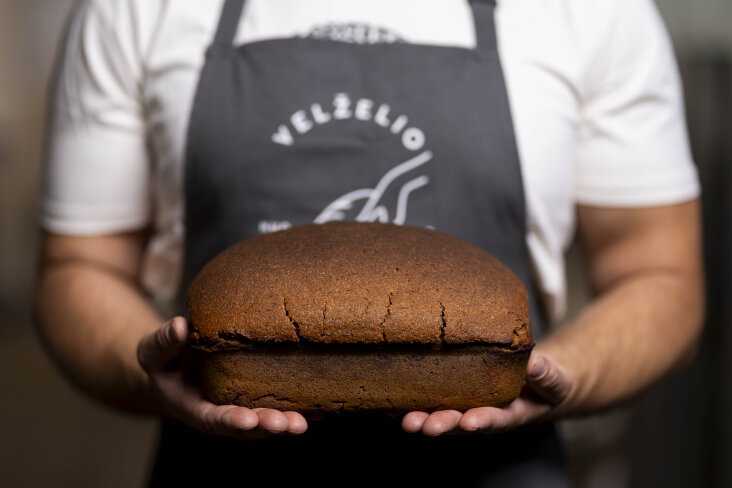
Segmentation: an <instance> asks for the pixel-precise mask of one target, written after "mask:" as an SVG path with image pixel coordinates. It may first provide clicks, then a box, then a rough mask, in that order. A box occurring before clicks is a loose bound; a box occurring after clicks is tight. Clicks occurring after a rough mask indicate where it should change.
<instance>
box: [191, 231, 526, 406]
mask: <svg viewBox="0 0 732 488" xmlns="http://www.w3.org/2000/svg"><path fill="white" fill-rule="evenodd" d="M188 309H189V314H190V319H191V322H192V327H193V332H192V334H191V337H190V343H191V345H192V346H193V347H194V348H196V349H197V350H198V351H199V358H200V363H199V364H200V372H201V381H202V385H203V389H204V392H205V394H206V395H207V396H208V398H209V399H211V401H213V402H215V403H218V404H236V405H242V406H247V407H250V408H254V407H267V408H277V409H284V410H297V411H300V412H313V411H321V412H323V411H325V412H332V411H365V410H372V411H373V410H377V411H378V410H381V411H394V412H406V411H410V410H424V411H433V410H438V409H448V408H451V409H458V410H465V409H468V408H472V407H476V406H483V405H494V406H501V405H505V404H506V403H509V402H510V401H511V400H513V399H514V398H515V397H516V396H517V395H518V394H519V392H520V390H521V386H522V384H523V381H524V376H525V371H526V363H527V361H528V358H529V354H530V352H531V348H532V347H533V342H532V338H531V328H530V324H529V317H528V304H527V295H526V290H525V287H524V285H523V284H522V282H521V281H520V280H519V279H518V278H517V277H516V276H515V275H514V274H513V273H512V272H511V271H510V270H509V269H508V268H506V267H505V266H504V265H503V264H501V263H500V262H499V261H498V260H497V259H495V258H494V257H492V256H491V255H490V254H488V253H486V252H485V251H483V250H481V249H479V248H477V247H475V246H473V245H471V244H469V243H467V242H465V241H462V240H460V239H458V238H455V237H452V236H449V235H446V234H443V233H440V232H437V231H434V230H429V229H420V228H413V227H406V226H397V225H392V224H379V223H355V222H338V223H328V224H323V225H307V226H302V227H295V228H291V229H288V230H284V231H280V232H275V233H272V234H266V235H261V236H258V237H254V238H252V239H248V240H245V241H242V242H240V243H238V244H236V245H234V246H232V247H230V248H228V249H226V250H225V251H223V252H222V253H221V254H219V255H218V256H216V257H215V258H214V259H212V260H211V261H210V262H209V263H208V264H207V265H206V266H205V267H204V268H203V269H202V270H201V272H200V273H199V274H198V275H197V276H196V278H195V279H194V280H193V282H192V283H191V285H190V287H189V289H188Z"/></svg>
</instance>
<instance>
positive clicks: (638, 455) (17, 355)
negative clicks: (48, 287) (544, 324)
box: [0, 0, 732, 488]
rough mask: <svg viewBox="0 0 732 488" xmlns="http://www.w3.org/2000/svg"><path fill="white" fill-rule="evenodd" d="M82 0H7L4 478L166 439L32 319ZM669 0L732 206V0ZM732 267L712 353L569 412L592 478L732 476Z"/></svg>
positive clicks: (657, 482) (577, 462)
mask: <svg viewBox="0 0 732 488" xmlns="http://www.w3.org/2000/svg"><path fill="white" fill-rule="evenodd" d="M172 1H175V0H172ZM201 1H204V0H201ZM303 1H305V0H303ZM71 3H72V0H0V371H3V374H2V375H0V391H3V392H4V393H5V396H4V401H3V402H1V403H0V486H14V487H15V486H46V485H54V486H60V487H63V486H74V487H75V486H120V487H122V486H138V485H140V484H141V482H142V480H143V479H144V475H145V470H146V469H147V459H148V456H149V453H150V452H151V449H152V448H153V442H154V433H155V425H154V423H152V422H151V421H149V420H144V419H136V418H131V417H128V416H125V415H122V414H119V413H116V412H111V411H109V410H107V409H105V408H103V407H100V406H99V405H97V404H95V403H93V402H91V401H90V400H88V399H87V398H85V397H84V396H82V395H80V394H79V393H77V392H76V391H74V390H73V389H72V388H71V387H70V386H68V384H67V383H66V382H65V381H64V380H63V379H62V377H61V376H60V374H59V373H57V372H56V370H55V369H54V367H53V366H52V365H51V363H50V362H49V360H48V359H47V358H46V356H45V354H44V353H43V352H42V350H41V348H40V346H39V345H38V343H37V341H36V339H35V337H34V335H33V332H32V328H31V326H30V319H29V308H30V292H31V287H32V283H33V276H34V266H35V257H36V253H37V249H36V247H37V229H36V226H35V219H36V209H35V191H36V184H37V183H36V178H37V175H38V169H39V165H40V160H41V150H42V147H41V145H42V132H43V125H44V111H45V95H46V87H47V83H48V79H49V74H50V70H51V65H52V60H53V56H54V53H55V49H56V43H57V40H58V38H59V35H60V32H61V28H62V25H63V21H64V17H65V14H66V12H68V10H69V8H70V6H71ZM657 4H658V6H659V9H660V10H661V13H662V15H663V17H664V19H665V20H666V22H667V25H668V27H669V31H670V33H671V35H672V38H673V40H674V44H675V46H676V49H677V53H678V54H679V58H680V60H681V64H682V67H683V71H684V76H685V82H686V84H687V89H689V85H691V89H690V90H691V91H690V92H687V105H688V106H689V113H690V116H691V119H692V124H691V126H690V129H691V132H692V139H693V141H694V144H695V155H696V157H697V161H699V164H700V166H701V167H702V170H703V171H702V173H703V178H704V180H705V181H706V182H711V183H705V185H708V186H713V184H714V183H715V182H716V184H717V187H720V186H722V188H717V190H716V192H717V193H715V194H714V195H716V196H714V199H713V200H712V202H711V205H710V206H716V207H717V208H720V207H721V208H723V207H724V206H725V205H726V204H727V203H729V202H728V201H727V200H726V199H725V198H724V197H723V196H719V193H721V192H723V191H724V188H723V186H724V185H726V184H728V183H729V182H728V181H727V180H725V181H721V180H720V174H719V172H718V168H719V166H720V165H721V166H723V165H724V164H725V163H726V162H728V161H727V160H726V159H725V157H726V156H725V155H724V151H725V149H723V148H720V147H717V146H716V145H715V144H717V143H715V142H713V141H717V140H722V139H724V138H725V137H726V138H727V139H728V140H732V133H730V132H724V131H726V130H728V128H724V120H725V119H724V118H723V117H722V115H723V111H727V110H730V111H732V106H729V105H727V106H722V105H720V104H719V103H717V102H718V100H719V99H720V97H722V94H721V93H720V94H716V95H715V94H714V93H716V92H714V90H717V91H720V92H724V90H726V89H731V88H730V87H732V83H730V81H729V80H727V81H725V80H724V74H723V73H724V72H725V69H726V68H724V66H728V65H729V60H730V59H732V28H730V25H731V24H732V1H730V0H699V1H697V2H689V1H688V0H658V2H657ZM725 63H727V64H726V65H725ZM715 66H717V67H716V68H715ZM720 73H722V74H720ZM725 87H726V88H725ZM700 93H704V94H705V96H704V97H701V96H699V94H700ZM722 98H723V97H722ZM727 113H728V114H729V113H730V112H727ZM720 127H721V129H720ZM720 130H721V131H723V132H722V133H719V132H720ZM714 134H716V136H715V137H716V138H712V135H714ZM729 162H730V163H732V161H729ZM727 174H729V173H727ZM705 191H706V186H705ZM705 203H709V202H705ZM730 208H732V206H731V207H730ZM728 218H729V219H732V215H730V214H729V212H728V213H723V212H717V213H715V214H714V215H708V216H707V221H708V222H710V223H711V226H712V227H721V228H725V227H729V226H730V220H726V219H728ZM720 219H722V220H720ZM719 222H722V223H721V224H720V223H719ZM707 227H710V226H709V225H708V226H707ZM724 239H727V238H726V237H724V236H719V235H717V234H714V237H713V240H714V242H716V243H717V247H716V248H714V249H711V250H709V249H708V255H713V256H715V257H714V258H713V259H714V262H715V263H717V264H718V263H720V262H722V261H721V260H722V257H721V256H722V253H724V249H719V247H720V245H721V246H722V247H723V246H724V243H727V244H732V242H729V240H724ZM720 243H721V244H720ZM709 253H711V254H709ZM715 253H716V254H715ZM725 262H726V261H725ZM725 266H726V265H725ZM725 266H721V270H722V271H720V270H719V269H717V271H716V274H715V279H716V280H717V281H718V283H717V282H715V284H714V290H716V291H715V293H716V295H715V297H716V298H715V299H714V300H713V303H712V307H714V309H713V310H712V315H713V316H714V319H715V320H716V321H717V322H719V323H716V324H712V327H708V329H707V333H706V334H707V337H706V341H705V345H704V347H703V350H702V354H701V359H698V360H697V361H696V362H695V364H694V366H693V367H692V368H691V369H690V370H689V371H688V372H687V373H685V374H684V375H682V376H681V377H680V378H674V379H671V380H669V381H668V382H665V383H664V384H662V385H659V386H658V387H657V388H655V389H654V390H653V391H651V392H649V393H648V394H647V395H645V396H644V397H643V398H641V399H640V400H639V402H638V403H637V405H636V407H635V409H629V408H627V407H626V408H622V409H616V410H614V411H613V412H610V413H608V414H605V415H601V416H596V417H593V418H591V419H584V420H578V421H572V422H565V423H564V425H563V426H562V428H563V432H564V433H565V435H566V436H567V438H568V440H569V447H570V453H571V454H572V460H573V466H574V472H575V480H576V484H577V485H578V486H582V487H587V488H594V487H622V486H644V487H645V486H720V487H721V486H732V475H730V473H729V472H728V471H729V468H727V469H726V471H725V468H724V465H725V461H732V459H730V453H732V451H731V450H730V446H729V443H730V441H729V440H727V439H732V433H730V432H727V433H724V432H725V431H724V429H727V430H728V431H729V426H730V422H729V421H726V422H725V421H722V419H724V418H725V417H726V415H727V412H726V411H725V408H726V407H727V406H729V405H730V401H729V397H730V393H729V389H730V385H732V381H730V379H729V374H730V373H731V372H732V368H729V364H727V363H728V362H729V360H727V363H725V360H724V358H725V357H726V356H725V354H724V349H723V348H724V345H725V344H727V345H728V344H729V341H728V339H729V333H727V334H726V335H725V333H724V330H723V329H722V324H724V320H726V319H728V318H731V317H730V314H727V315H724V314H723V313H722V309H723V308H724V307H723V306H721V305H719V304H720V303H726V302H725V297H726V296H729V294H728V291H729V290H730V288H729V287H727V286H728V285H727V281H729V280H726V279H724V278H725V276H726V275H725V276H718V275H719V274H720V273H722V272H726V271H727V270H728V269H729V268H728V267H725ZM717 268H720V266H717ZM568 271H569V276H570V285H571V288H570V298H571V303H570V310H571V311H576V310H577V309H578V308H579V307H580V306H581V304H582V303H583V302H584V301H586V300H587V292H586V289H585V287H584V276H583V270H582V268H581V250H580V249H579V248H578V247H575V248H573V250H572V252H571V255H570V260H569V270H568ZM726 293H727V295H725V294H726ZM727 301H728V300H727ZM727 308H729V307H727ZM720 314H721V315H720ZM725 367H726V369H725ZM720 371H723V372H724V373H723V374H721V373H719V372H720ZM725 375H726V376H725ZM712 384H714V385H715V386H716V393H715V392H714V388H712V386H711V385H712ZM689 398H691V401H689ZM725 398H726V400H725ZM728 434H729V435H728ZM629 446H633V448H632V449H631V448H629ZM692 451H693V452H692ZM726 464H732V462H730V463H726ZM710 472H713V474H710ZM664 473H665V474H664ZM695 480H696V481H702V480H703V481H704V482H703V483H702V484H701V485H699V484H698V483H696V482H695ZM728 483H729V484H728Z"/></svg>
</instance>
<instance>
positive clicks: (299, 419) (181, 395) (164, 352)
mask: <svg viewBox="0 0 732 488" xmlns="http://www.w3.org/2000/svg"><path fill="white" fill-rule="evenodd" d="M188 332H189V330H188V321H187V320H186V319H184V318H183V317H175V318H173V319H171V320H169V321H168V322H166V323H165V324H163V326H162V327H160V328H159V329H157V330H156V331H154V332H151V333H150V334H148V335H146V336H144V337H143V338H142V339H141V340H140V342H139V344H138V347H137V357H138V361H139V362H140V365H141V366H142V368H143V369H144V370H145V372H146V373H147V375H148V376H149V378H150V383H151V386H152V388H153V391H154V393H155V395H156V396H157V398H158V400H159V401H160V403H161V405H162V406H163V407H164V409H165V411H166V412H167V413H168V414H169V415H170V416H171V417H173V418H175V419H176V420H179V421H181V422H183V423H184V424H186V425H188V426H189V427H192V428H194V429H196V430H199V431H201V432H204V433H207V434H212V435H222V436H232V437H236V438H238V439H259V438H262V437H267V436H270V435H273V434H302V433H303V432H305V431H306V430H307V427H308V426H307V422H306V421H305V418H304V417H303V416H302V415H300V414H299V413H297V412H281V411H279V410H274V409H271V408H253V409H249V408H245V407H239V406H236V405H216V404H214V403H212V402H210V401H208V400H206V399H205V398H204V397H203V394H202V391H201V389H200V387H199V386H197V385H195V384H193V383H192V382H191V381H190V378H188V375H187V374H186V372H187V368H186V367H185V366H184V364H183V358H184V354H185V348H186V339H187V337H188Z"/></svg>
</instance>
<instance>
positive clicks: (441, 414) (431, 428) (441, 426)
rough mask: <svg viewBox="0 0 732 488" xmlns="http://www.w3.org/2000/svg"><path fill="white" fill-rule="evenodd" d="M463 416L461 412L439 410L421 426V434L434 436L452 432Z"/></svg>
mask: <svg viewBox="0 0 732 488" xmlns="http://www.w3.org/2000/svg"><path fill="white" fill-rule="evenodd" d="M462 416H463V414H462V412H458V411H457V410H440V411H437V412H433V413H431V414H430V416H429V417H427V419H425V421H424V425H422V433H424V434H425V435H428V436H436V435H440V434H445V433H448V432H452V431H454V430H455V429H456V428H457V426H458V423H459V422H460V418H461V417H462Z"/></svg>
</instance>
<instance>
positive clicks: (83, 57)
mask: <svg viewBox="0 0 732 488" xmlns="http://www.w3.org/2000/svg"><path fill="white" fill-rule="evenodd" d="M143 1H148V0H143ZM155 3H157V2H149V4H155ZM146 15H147V17H150V15H149V12H148V14H146ZM144 17H145V16H141V15H140V3H139V2H136V1H115V0H97V1H95V0H88V1H83V2H77V3H76V4H75V7H74V9H73V11H72V13H71V16H70V18H69V22H68V24H67V29H66V33H65V36H64V39H63V41H62V44H61V46H60V51H59V58H58V60H57V67H56V73H55V77H54V81H53V86H52V89H51V94H50V97H51V98H50V104H49V117H50V120H49V123H48V129H47V134H46V148H45V149H46V150H45V159H44V164H43V173H42V176H41V189H40V198H39V200H40V201H39V206H40V220H41V225H42V227H43V228H45V229H46V230H48V231H51V232H56V233H62V234H101V233H114V232H123V231H130V230H135V229H139V228H142V227H144V226H146V225H147V224H148V221H149V218H150V216H149V213H150V182H149V179H150V178H149V176H150V167H149V166H150V165H149V157H148V152H147V147H146V128H145V117H144V107H143V103H142V95H141V93H142V81H141V80H142V78H143V57H144V54H145V49H146V48H147V45H148V44H149V42H150V36H151V29H150V28H149V26H147V25H145V23H144V22H142V21H141V19H142V18H144Z"/></svg>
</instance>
